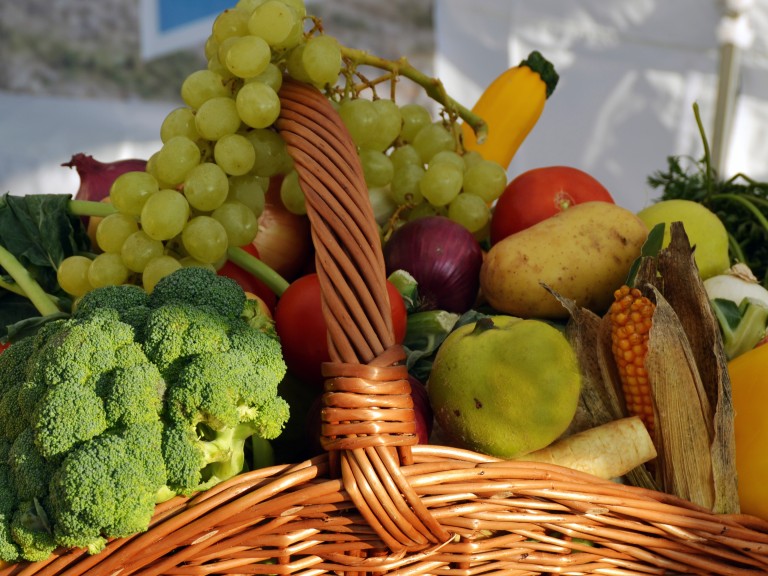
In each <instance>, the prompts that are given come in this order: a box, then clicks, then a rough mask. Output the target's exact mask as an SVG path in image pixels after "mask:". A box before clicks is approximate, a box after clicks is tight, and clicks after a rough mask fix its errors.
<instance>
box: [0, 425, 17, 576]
mask: <svg viewBox="0 0 768 576" xmlns="http://www.w3.org/2000/svg"><path fill="white" fill-rule="evenodd" d="M10 449H11V443H10V442H8V440H6V439H5V438H0V560H3V561H5V562H16V561H18V559H19V558H20V552H21V551H20V550H19V547H18V545H17V544H16V542H14V540H13V536H12V535H11V520H12V518H13V512H14V510H16V507H17V506H18V499H17V498H16V489H15V488H14V486H13V478H12V477H11V468H10V466H9V465H8V454H9V452H10Z"/></svg>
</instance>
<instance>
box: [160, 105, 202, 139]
mask: <svg viewBox="0 0 768 576" xmlns="http://www.w3.org/2000/svg"><path fill="white" fill-rule="evenodd" d="M174 136H184V137H186V138H189V139H190V140H195V141H196V140H197V139H198V138H200V134H198V133H197V128H196V127H195V113H194V111H193V110H192V109H191V108H188V107H186V106H182V107H181V108H176V109H174V110H171V111H170V112H169V113H168V115H167V116H166V117H165V118H164V119H163V123H162V124H161V125H160V140H162V141H163V143H165V142H168V140H170V139H171V138H173V137H174Z"/></svg>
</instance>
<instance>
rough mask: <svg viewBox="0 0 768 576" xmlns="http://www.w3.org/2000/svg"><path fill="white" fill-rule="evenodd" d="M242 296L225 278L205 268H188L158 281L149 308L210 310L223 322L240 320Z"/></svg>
mask: <svg viewBox="0 0 768 576" xmlns="http://www.w3.org/2000/svg"><path fill="white" fill-rule="evenodd" d="M245 300H246V298H245V292H244V291H243V289H242V288H241V287H240V285H239V284H238V283H237V282H235V281H234V280H232V279H231V278H228V277H226V276H219V275H218V274H216V273H215V272H213V271H212V270H210V269H208V268H203V267H201V266H188V267H185V268H179V269H178V270H176V271H175V272H172V273H171V274H169V275H167V276H165V277H163V278H161V279H160V280H159V281H158V282H157V284H155V287H154V288H153V289H152V292H151V293H150V295H149V306H150V308H159V307H161V306H166V305H168V304H188V305H192V306H198V307H204V308H206V307H207V308H211V309H212V310H214V311H215V312H216V313H217V314H220V315H221V316H224V317H225V318H229V319H233V318H237V317H238V316H240V314H241V313H242V311H243V307H244V306H245Z"/></svg>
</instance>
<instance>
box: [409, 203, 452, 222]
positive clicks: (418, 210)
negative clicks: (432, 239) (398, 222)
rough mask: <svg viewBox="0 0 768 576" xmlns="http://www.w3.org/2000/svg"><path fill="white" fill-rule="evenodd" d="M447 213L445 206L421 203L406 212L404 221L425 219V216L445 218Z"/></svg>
mask: <svg viewBox="0 0 768 576" xmlns="http://www.w3.org/2000/svg"><path fill="white" fill-rule="evenodd" d="M447 212H448V210H447V207H445V206H433V205H432V204H430V203H429V202H422V203H421V204H417V205H416V206H414V207H413V208H411V209H410V210H408V213H407V214H406V218H405V219H406V220H407V221H408V222H410V221H411V220H417V219H419V218H426V217H427V216H445V214H447Z"/></svg>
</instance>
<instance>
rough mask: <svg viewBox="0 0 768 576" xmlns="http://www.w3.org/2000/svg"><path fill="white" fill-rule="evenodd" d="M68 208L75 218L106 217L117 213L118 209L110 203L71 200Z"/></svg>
mask: <svg viewBox="0 0 768 576" xmlns="http://www.w3.org/2000/svg"><path fill="white" fill-rule="evenodd" d="M67 208H68V210H69V213H70V214H72V215H73V216H97V217H104V216H109V215H110V214H114V213H115V212H117V208H115V207H114V206H113V205H112V204H110V203H109V202H94V201H92V200H70V201H69V205H68V207H67Z"/></svg>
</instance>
